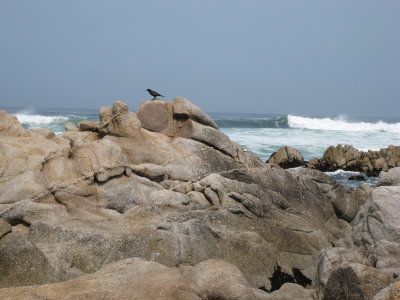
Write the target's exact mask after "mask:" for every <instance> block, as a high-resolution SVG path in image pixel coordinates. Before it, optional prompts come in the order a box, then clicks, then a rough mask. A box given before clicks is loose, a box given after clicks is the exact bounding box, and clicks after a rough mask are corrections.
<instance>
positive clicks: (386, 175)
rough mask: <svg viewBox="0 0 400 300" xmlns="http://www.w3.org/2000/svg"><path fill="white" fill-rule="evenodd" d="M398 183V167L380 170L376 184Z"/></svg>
mask: <svg viewBox="0 0 400 300" xmlns="http://www.w3.org/2000/svg"><path fill="white" fill-rule="evenodd" d="M385 185H386V186H388V185H389V186H390V185H395V186H399V185H400V167H396V168H393V169H391V170H389V171H387V172H381V173H380V174H379V178H378V186H385Z"/></svg>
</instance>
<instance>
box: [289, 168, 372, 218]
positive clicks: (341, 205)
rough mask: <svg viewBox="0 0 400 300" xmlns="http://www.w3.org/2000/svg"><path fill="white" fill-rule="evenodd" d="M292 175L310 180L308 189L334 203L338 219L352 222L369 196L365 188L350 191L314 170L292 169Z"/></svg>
mask: <svg viewBox="0 0 400 300" xmlns="http://www.w3.org/2000/svg"><path fill="white" fill-rule="evenodd" d="M289 172H290V173H291V174H293V175H294V176H297V177H299V178H301V179H308V181H306V182H307V188H309V189H310V190H313V191H315V193H318V192H319V193H320V194H321V196H323V197H325V199H326V200H327V201H330V202H331V203H332V206H333V207H334V209H335V212H336V215H337V216H338V218H341V219H344V220H345V221H347V222H351V221H352V220H353V219H354V218H355V216H356V215H357V212H358V210H359V208H360V206H361V205H362V204H364V203H365V202H366V200H367V198H368V196H369V193H368V192H367V191H366V190H365V188H367V187H364V188H360V189H359V190H350V189H348V188H346V187H344V186H342V185H340V184H338V183H337V182H336V180H334V179H333V178H332V177H330V176H328V175H326V174H324V173H322V172H320V171H318V170H312V169H305V168H300V169H292V170H289Z"/></svg>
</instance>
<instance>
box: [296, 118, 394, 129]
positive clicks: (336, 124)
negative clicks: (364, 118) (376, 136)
mask: <svg viewBox="0 0 400 300" xmlns="http://www.w3.org/2000/svg"><path fill="white" fill-rule="evenodd" d="M288 124H289V127H291V128H297V129H315V130H341V131H365V132H394V133H400V123H393V124H390V123H386V122H384V121H378V122H376V123H368V122H348V121H347V120H346V117H345V116H343V115H342V116H339V117H337V118H335V119H331V118H307V117H300V116H293V115H288Z"/></svg>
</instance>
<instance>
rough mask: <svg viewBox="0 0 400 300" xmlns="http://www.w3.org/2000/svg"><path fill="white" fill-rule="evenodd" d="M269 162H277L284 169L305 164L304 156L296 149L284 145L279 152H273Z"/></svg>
mask: <svg viewBox="0 0 400 300" xmlns="http://www.w3.org/2000/svg"><path fill="white" fill-rule="evenodd" d="M267 163H275V164H277V165H279V166H280V167H282V168H284V169H287V168H295V167H300V166H303V165H304V158H303V156H302V155H301V153H300V152H299V151H297V150H296V149H294V148H292V147H290V146H283V147H280V148H279V149H278V151H277V152H275V153H273V154H271V156H270V158H269V159H268V160H267Z"/></svg>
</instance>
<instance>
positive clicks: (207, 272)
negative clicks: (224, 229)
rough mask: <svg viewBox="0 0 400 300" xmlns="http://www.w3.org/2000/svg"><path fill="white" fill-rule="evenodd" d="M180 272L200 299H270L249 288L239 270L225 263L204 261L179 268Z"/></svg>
mask: <svg viewBox="0 0 400 300" xmlns="http://www.w3.org/2000/svg"><path fill="white" fill-rule="evenodd" d="M181 272H182V274H183V276H184V277H185V278H187V279H189V282H191V283H192V288H193V289H194V290H196V291H197V292H198V293H199V295H200V297H201V298H202V299H231V300H246V299H248V300H253V299H254V300H263V299H272V298H271V297H270V296H269V295H268V294H267V293H266V292H263V291H261V290H259V289H255V288H252V287H251V286H249V284H248V282H247V280H246V278H245V277H244V276H243V275H242V273H241V272H240V270H239V269H238V268H237V267H236V266H235V265H233V264H230V263H227V262H225V261H218V260H205V261H203V262H201V263H199V264H197V265H196V266H195V267H186V266H184V267H181Z"/></svg>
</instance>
